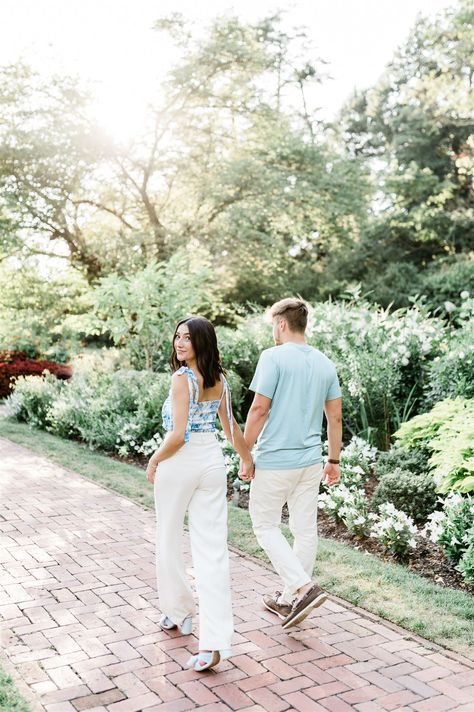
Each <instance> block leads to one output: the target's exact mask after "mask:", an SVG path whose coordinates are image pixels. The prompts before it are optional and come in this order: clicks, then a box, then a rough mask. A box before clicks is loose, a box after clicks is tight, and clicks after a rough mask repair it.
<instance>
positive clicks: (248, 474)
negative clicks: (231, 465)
mask: <svg viewBox="0 0 474 712" xmlns="http://www.w3.org/2000/svg"><path fill="white" fill-rule="evenodd" d="M239 477H240V479H241V480H243V481H244V482H250V480H253V478H254V477H255V465H254V462H253V460H252V458H250V459H246V460H242V458H241V460H240V469H239Z"/></svg>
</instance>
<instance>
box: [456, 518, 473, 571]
mask: <svg viewBox="0 0 474 712" xmlns="http://www.w3.org/2000/svg"><path fill="white" fill-rule="evenodd" d="M464 543H465V544H466V546H467V548H466V550H465V552H464V554H463V555H462V557H461V560H460V561H459V566H458V570H459V571H460V572H461V573H462V575H463V577H464V580H465V581H466V582H467V583H474V526H473V527H471V529H470V530H469V531H467V532H466V533H465V535H464Z"/></svg>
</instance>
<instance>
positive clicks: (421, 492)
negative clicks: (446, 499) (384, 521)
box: [371, 468, 437, 524]
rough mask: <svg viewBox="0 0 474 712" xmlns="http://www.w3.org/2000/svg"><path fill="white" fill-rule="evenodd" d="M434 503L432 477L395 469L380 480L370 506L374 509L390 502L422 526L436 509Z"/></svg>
mask: <svg viewBox="0 0 474 712" xmlns="http://www.w3.org/2000/svg"><path fill="white" fill-rule="evenodd" d="M436 501H437V495H436V484H435V482H434V480H433V477H432V475H430V474H429V473H425V474H414V473H413V472H411V471H407V470H402V469H400V468H397V469H395V470H392V472H387V473H386V474H385V475H384V476H383V478H382V479H381V480H380V482H379V483H378V485H377V487H376V489H375V491H374V494H373V497H372V501H371V505H372V507H373V508H375V509H376V508H378V507H379V506H380V505H381V504H384V503H385V502H391V503H392V504H393V505H394V506H395V507H396V508H397V509H399V510H401V511H402V512H405V514H408V516H410V517H411V518H412V519H413V520H414V521H415V522H416V523H417V524H423V523H424V522H425V521H426V519H427V518H428V515H429V514H431V512H433V511H434V509H435V508H436Z"/></svg>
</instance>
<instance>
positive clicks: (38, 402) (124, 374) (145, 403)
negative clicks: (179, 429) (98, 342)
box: [9, 359, 242, 456]
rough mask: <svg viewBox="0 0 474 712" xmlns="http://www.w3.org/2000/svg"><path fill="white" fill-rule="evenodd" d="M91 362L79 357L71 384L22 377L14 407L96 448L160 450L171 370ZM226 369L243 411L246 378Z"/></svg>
mask: <svg viewBox="0 0 474 712" xmlns="http://www.w3.org/2000/svg"><path fill="white" fill-rule="evenodd" d="M106 361H107V360H106ZM89 365H90V361H89V360H88V359H84V360H82V362H81V361H79V362H78V368H77V370H76V372H75V374H74V376H73V378H72V379H71V381H69V382H68V383H67V384H62V383H61V382H58V381H56V379H55V378H54V379H53V378H52V377H51V376H46V377H38V376H36V377H34V378H33V377H27V378H24V379H19V381H18V384H19V385H18V388H17V389H15V391H14V392H13V394H12V396H11V397H10V399H9V411H10V413H11V414H12V415H13V416H14V417H16V418H17V419H18V420H25V421H27V422H29V423H31V424H32V425H35V426H36V427H40V428H45V429H47V430H49V431H50V432H52V433H55V434H56V435H59V436H61V437H63V438H76V439H80V440H83V441H84V442H86V443H87V444H88V445H89V446H90V447H91V448H102V449H104V450H108V451H112V452H114V451H115V452H118V453H119V454H120V455H123V456H125V455H148V454H150V453H151V452H153V451H154V450H156V448H157V447H158V446H159V444H160V442H161V439H162V436H163V428H162V419H161V410H162V407H163V403H164V401H165V399H166V397H167V395H168V392H169V388H170V384H171V376H170V374H168V373H152V372H150V371H133V370H126V369H120V370H117V371H106V370H100V368H97V369H96V368H94V369H92V370H91V369H89V368H88V366H89ZM100 365H101V363H100V359H99V367H100ZM227 375H228V380H229V384H230V386H231V390H232V400H233V405H234V410H235V411H236V412H238V409H239V405H240V398H241V393H242V383H241V381H240V378H239V376H238V375H237V374H235V373H234V372H233V371H229V372H228V374H227ZM58 383H59V384H60V385H59V386H58Z"/></svg>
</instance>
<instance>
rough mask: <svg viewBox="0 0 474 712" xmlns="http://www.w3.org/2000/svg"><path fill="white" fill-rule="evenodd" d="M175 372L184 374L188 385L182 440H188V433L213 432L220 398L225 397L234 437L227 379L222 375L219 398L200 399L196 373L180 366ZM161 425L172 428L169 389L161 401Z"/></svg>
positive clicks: (168, 428)
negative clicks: (185, 419) (186, 420)
mask: <svg viewBox="0 0 474 712" xmlns="http://www.w3.org/2000/svg"><path fill="white" fill-rule="evenodd" d="M176 373H177V374H178V376H182V375H183V374H186V376H187V379H188V386H189V415H188V422H187V425H186V430H185V434H184V442H186V443H187V442H189V434H190V433H213V432H215V430H216V416H217V411H218V410H219V407H220V404H221V402H222V399H223V398H225V403H226V411H227V417H228V419H229V424H230V432H231V434H232V439H233V437H234V424H233V420H232V404H231V399H230V388H229V384H228V383H227V379H226V378H225V377H224V376H222V381H223V390H222V395H221V397H220V399H219V400H207V401H200V400H198V398H199V383H198V380H197V378H196V374H195V373H194V371H193V370H192V369H191V368H188V367H187V366H181V368H179V369H178V370H177V371H176ZM162 416H163V427H164V429H165V430H167V431H170V430H173V409H172V400H171V389H170V392H169V394H168V397H167V399H166V400H165V402H164V403H163V409H162Z"/></svg>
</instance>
